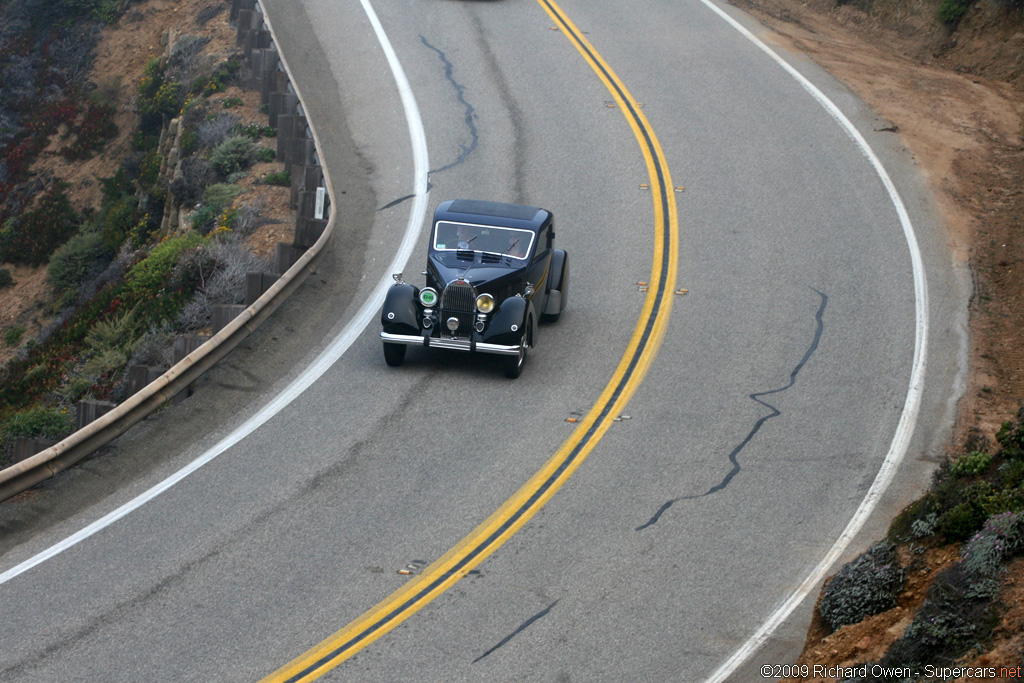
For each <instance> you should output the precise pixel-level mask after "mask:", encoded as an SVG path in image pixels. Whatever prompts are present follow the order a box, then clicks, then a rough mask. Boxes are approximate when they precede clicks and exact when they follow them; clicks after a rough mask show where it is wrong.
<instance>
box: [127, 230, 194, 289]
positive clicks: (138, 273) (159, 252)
mask: <svg viewBox="0 0 1024 683" xmlns="http://www.w3.org/2000/svg"><path fill="white" fill-rule="evenodd" d="M202 241H203V237H202V235H199V234H198V233H195V232H189V233H186V234H184V235H178V236H175V237H171V238H169V239H167V240H165V241H163V242H161V243H160V244H158V245H156V246H155V247H153V249H152V251H150V252H149V255H148V256H147V257H146V258H144V259H142V260H141V261H139V262H138V263H137V264H135V267H134V268H132V269H131V270H130V271H128V274H127V275H125V285H126V286H127V288H128V293H129V294H130V295H131V298H132V301H145V300H147V299H149V298H152V297H154V296H156V295H157V294H159V293H160V291H161V290H162V289H163V288H164V286H165V285H166V284H167V278H168V276H169V275H170V274H171V271H172V270H173V269H174V264H175V263H176V262H177V260H178V257H179V256H181V254H182V253H183V252H184V251H185V250H186V249H190V248H191V247H194V246H197V245H199V244H201V243H202Z"/></svg>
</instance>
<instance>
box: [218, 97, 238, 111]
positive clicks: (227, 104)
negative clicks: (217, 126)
mask: <svg viewBox="0 0 1024 683" xmlns="http://www.w3.org/2000/svg"><path fill="white" fill-rule="evenodd" d="M241 104H242V98H241V97H226V98H224V101H223V102H222V103H221V106H222V107H224V108H225V109H231V108H232V107H237V106H240V105H241Z"/></svg>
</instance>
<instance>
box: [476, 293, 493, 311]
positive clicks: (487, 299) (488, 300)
mask: <svg viewBox="0 0 1024 683" xmlns="http://www.w3.org/2000/svg"><path fill="white" fill-rule="evenodd" d="M476 310H478V311H480V312H481V313H490V312H491V311H493V310H494V297H493V296H491V295H490V294H481V295H480V296H478V297H477V298H476Z"/></svg>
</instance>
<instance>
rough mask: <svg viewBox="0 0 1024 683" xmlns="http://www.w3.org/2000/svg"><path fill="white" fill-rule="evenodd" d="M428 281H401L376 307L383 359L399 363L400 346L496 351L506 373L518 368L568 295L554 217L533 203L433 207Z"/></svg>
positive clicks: (509, 374)
mask: <svg viewBox="0 0 1024 683" xmlns="http://www.w3.org/2000/svg"><path fill="white" fill-rule="evenodd" d="M424 275H426V278H427V283H426V286H425V287H423V288H417V287H416V286H414V285H411V284H408V283H406V282H403V281H402V276H401V274H396V275H395V280H396V281H397V284H395V285H392V287H391V289H389V290H388V294H387V298H386V299H385V302H384V310H383V311H382V312H381V316H380V322H381V325H383V328H384V329H383V331H382V332H381V333H380V338H381V340H382V341H383V342H384V359H385V360H386V361H387V364H388V365H393V366H396V365H401V364H402V361H403V360H404V359H405V349H406V346H426V347H431V348H440V349H456V350H459V351H469V352H479V353H496V354H501V355H503V356H504V357H505V359H504V371H505V375H506V376H507V377H511V378H513V379H514V378H516V377H518V376H519V373H520V372H522V369H523V363H524V362H525V361H526V352H527V349H529V348H532V347H534V346H535V345H536V343H537V324H538V322H539V321H541V320H544V321H550V322H554V321H555V320H558V317H559V316H560V315H561V314H562V311H563V310H565V305H566V302H567V300H568V284H569V257H568V255H567V254H566V253H565V251H563V250H561V249H555V219H554V215H552V213H551V212H550V211H546V210H544V209H539V208H537V207H534V206H522V205H519V204H501V203H498V202H486V201H477V200H469V199H456V200H451V201H446V202H443V203H442V204H441V205H440V206H438V207H437V210H436V211H435V212H434V223H433V227H432V228H431V231H430V246H429V247H428V249H427V270H426V271H425V272H424Z"/></svg>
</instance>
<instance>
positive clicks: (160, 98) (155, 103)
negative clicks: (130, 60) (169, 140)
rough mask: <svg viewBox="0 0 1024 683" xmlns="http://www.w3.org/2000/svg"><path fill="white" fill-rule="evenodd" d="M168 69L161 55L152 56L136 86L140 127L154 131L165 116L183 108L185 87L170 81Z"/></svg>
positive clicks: (172, 114)
mask: <svg viewBox="0 0 1024 683" xmlns="http://www.w3.org/2000/svg"><path fill="white" fill-rule="evenodd" d="M165 78H166V69H165V67H164V65H163V64H162V63H161V61H160V58H159V57H151V58H150V59H149V61H148V62H146V66H145V68H144V70H143V74H142V78H141V79H140V80H139V84H138V86H137V88H136V91H137V92H138V98H137V100H136V103H137V104H136V106H137V108H138V110H139V117H140V122H139V127H140V129H141V130H142V131H145V132H149V133H152V132H154V131H158V130H159V128H160V126H161V125H163V121H164V117H165V116H166V117H172V116H174V115H175V114H177V113H178V111H179V110H180V109H181V105H182V103H183V101H184V88H183V87H182V86H181V84H180V83H174V82H168V81H166V80H165Z"/></svg>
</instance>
